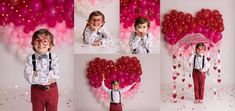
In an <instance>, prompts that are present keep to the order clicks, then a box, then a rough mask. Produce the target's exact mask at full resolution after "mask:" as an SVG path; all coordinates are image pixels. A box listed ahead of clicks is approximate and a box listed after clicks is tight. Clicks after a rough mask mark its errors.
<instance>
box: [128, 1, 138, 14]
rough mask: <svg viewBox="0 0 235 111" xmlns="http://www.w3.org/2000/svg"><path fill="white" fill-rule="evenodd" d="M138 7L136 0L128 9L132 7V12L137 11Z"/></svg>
mask: <svg viewBox="0 0 235 111" xmlns="http://www.w3.org/2000/svg"><path fill="white" fill-rule="evenodd" d="M137 7H138V6H137V5H136V4H135V3H134V2H132V3H131V4H129V5H128V9H130V10H131V11H132V12H135V10H136V8H137Z"/></svg>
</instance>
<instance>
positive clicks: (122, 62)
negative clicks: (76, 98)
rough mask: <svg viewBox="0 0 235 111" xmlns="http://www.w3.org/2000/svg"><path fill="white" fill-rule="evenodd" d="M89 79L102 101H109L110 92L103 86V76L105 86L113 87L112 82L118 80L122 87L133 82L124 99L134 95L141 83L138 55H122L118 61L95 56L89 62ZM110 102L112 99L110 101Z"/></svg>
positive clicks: (93, 90) (95, 93)
mask: <svg viewBox="0 0 235 111" xmlns="http://www.w3.org/2000/svg"><path fill="white" fill-rule="evenodd" d="M86 71H87V79H88V82H89V85H90V87H91V88H92V92H93V93H94V95H95V97H96V98H97V99H98V100H99V101H101V102H102V103H108V101H109V99H110V98H109V97H108V94H107V93H106V92H105V91H104V90H103V89H102V88H101V83H102V80H103V77H104V78H105V81H104V83H105V86H106V87H107V88H109V89H111V82H112V81H113V80H118V81H119V83H120V88H121V89H122V88H125V87H127V86H129V85H131V84H133V83H135V84H136V85H134V86H133V87H132V88H131V89H130V90H129V91H128V92H125V94H123V95H122V97H123V99H127V98H130V97H133V96H134V94H136V93H137V90H138V86H139V85H140V81H141V75H142V68H141V64H140V61H139V60H138V59H137V58H136V57H129V56H122V57H121V58H119V59H117V61H116V62H115V61H113V60H106V59H102V58H99V57H97V58H95V59H94V60H92V61H90V62H89V63H88V68H87V70H86ZM109 102H110V101H109Z"/></svg>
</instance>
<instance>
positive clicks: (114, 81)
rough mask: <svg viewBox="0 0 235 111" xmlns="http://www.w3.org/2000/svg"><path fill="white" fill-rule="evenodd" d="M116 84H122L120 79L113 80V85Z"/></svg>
mask: <svg viewBox="0 0 235 111" xmlns="http://www.w3.org/2000/svg"><path fill="white" fill-rule="evenodd" d="M114 84H120V83H119V81H118V80H113V81H112V82H111V85H114Z"/></svg>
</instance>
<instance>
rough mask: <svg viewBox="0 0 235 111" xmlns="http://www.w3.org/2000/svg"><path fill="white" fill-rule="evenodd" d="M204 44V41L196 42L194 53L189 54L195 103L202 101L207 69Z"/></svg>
mask: <svg viewBox="0 0 235 111" xmlns="http://www.w3.org/2000/svg"><path fill="white" fill-rule="evenodd" d="M205 50H206V46H205V44H204V43H198V44H196V47H195V51H196V54H195V55H193V56H191V58H190V63H193V72H192V73H193V83H194V95H195V103H196V104H197V103H203V98H204V86H205V80H206V73H207V72H208V71H209V62H208V61H207V59H206V56H205V55H204V53H205Z"/></svg>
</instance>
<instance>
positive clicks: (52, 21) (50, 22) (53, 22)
mask: <svg viewBox="0 0 235 111" xmlns="http://www.w3.org/2000/svg"><path fill="white" fill-rule="evenodd" d="M47 25H48V26H49V27H55V26H56V19H55V18H50V19H47Z"/></svg>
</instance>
